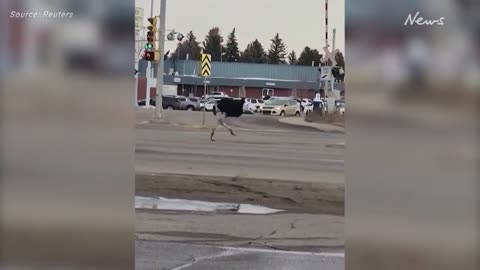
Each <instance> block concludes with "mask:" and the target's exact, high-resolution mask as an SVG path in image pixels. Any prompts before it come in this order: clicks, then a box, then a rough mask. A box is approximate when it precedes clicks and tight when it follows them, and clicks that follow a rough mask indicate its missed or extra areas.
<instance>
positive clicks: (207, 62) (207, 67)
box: [201, 53, 212, 77]
mask: <svg viewBox="0 0 480 270" xmlns="http://www.w3.org/2000/svg"><path fill="white" fill-rule="evenodd" d="M211 63H212V55H210V54H208V53H202V69H201V70H202V76H203V77H209V76H210V75H211V73H212V72H211V71H212V65H211Z"/></svg>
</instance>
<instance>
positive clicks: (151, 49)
mask: <svg viewBox="0 0 480 270" xmlns="http://www.w3.org/2000/svg"><path fill="white" fill-rule="evenodd" d="M147 20H148V22H149V23H150V25H149V26H148V27H147V29H148V31H147V43H146V44H145V54H144V55H143V59H145V60H147V61H157V60H158V59H157V58H158V57H156V56H157V55H156V53H155V41H156V33H157V18H156V17H151V18H148V19H147Z"/></svg>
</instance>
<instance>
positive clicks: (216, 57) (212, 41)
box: [203, 27, 225, 61]
mask: <svg viewBox="0 0 480 270" xmlns="http://www.w3.org/2000/svg"><path fill="white" fill-rule="evenodd" d="M222 43H223V37H222V36H221V35H220V29H219V28H218V27H214V28H212V29H210V31H208V35H207V36H206V37H205V41H204V42H203V50H204V51H205V53H209V54H211V55H212V61H220V60H221V59H222V57H221V56H222V54H223V52H224V51H225V48H224V46H223V44H222Z"/></svg>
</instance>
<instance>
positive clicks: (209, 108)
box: [200, 99, 217, 112]
mask: <svg viewBox="0 0 480 270" xmlns="http://www.w3.org/2000/svg"><path fill="white" fill-rule="evenodd" d="M216 102H217V100H216V99H212V100H210V101H208V102H206V103H203V102H202V103H200V110H203V107H204V105H205V111H207V112H208V111H213V106H214V105H215V103H216Z"/></svg>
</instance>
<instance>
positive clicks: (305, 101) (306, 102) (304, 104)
mask: <svg viewBox="0 0 480 270" xmlns="http://www.w3.org/2000/svg"><path fill="white" fill-rule="evenodd" d="M301 101H302V103H301V104H300V105H301V106H302V107H303V108H306V107H309V106H311V105H313V101H312V100H311V99H308V98H302V99H301Z"/></svg>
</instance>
